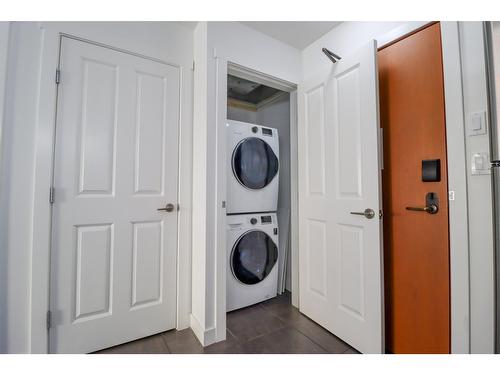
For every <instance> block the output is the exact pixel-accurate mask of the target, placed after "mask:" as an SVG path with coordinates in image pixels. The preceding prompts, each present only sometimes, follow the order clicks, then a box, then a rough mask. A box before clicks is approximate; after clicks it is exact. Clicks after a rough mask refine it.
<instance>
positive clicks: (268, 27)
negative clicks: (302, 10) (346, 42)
mask: <svg viewBox="0 0 500 375" xmlns="http://www.w3.org/2000/svg"><path fill="white" fill-rule="evenodd" d="M241 23H242V24H244V25H246V26H248V27H251V28H252V29H254V30H257V31H260V32H261V33H263V34H266V35H268V36H270V37H272V38H275V39H278V40H280V41H282V42H284V43H286V44H289V45H291V46H292V47H295V48H298V49H300V50H302V49H304V48H305V47H307V46H308V45H309V44H311V43H312V42H314V41H315V40H316V39H318V38H319V37H321V36H322V35H324V34H326V33H327V32H328V31H330V30H331V29H333V28H334V27H336V26H338V25H339V24H340V23H341V22H340V21H250V22H241Z"/></svg>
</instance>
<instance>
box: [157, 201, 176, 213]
mask: <svg viewBox="0 0 500 375" xmlns="http://www.w3.org/2000/svg"><path fill="white" fill-rule="evenodd" d="M174 208H175V206H174V205H173V204H172V203H168V204H167V205H166V206H165V207H163V208H157V211H167V212H172V211H173V210H174Z"/></svg>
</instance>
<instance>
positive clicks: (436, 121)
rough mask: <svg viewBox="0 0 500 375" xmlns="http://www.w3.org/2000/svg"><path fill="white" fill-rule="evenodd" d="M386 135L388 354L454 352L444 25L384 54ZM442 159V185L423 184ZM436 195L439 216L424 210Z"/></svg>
mask: <svg viewBox="0 0 500 375" xmlns="http://www.w3.org/2000/svg"><path fill="white" fill-rule="evenodd" d="M378 62H379V80H380V81H379V85H380V86H379V87H380V114H381V126H382V128H383V135H384V141H383V146H384V169H383V172H382V175H383V207H384V263H385V270H384V273H385V301H386V302H385V316H386V349H387V351H388V352H392V353H449V352H450V267H449V243H448V179H447V161H446V129H445V112H444V88H443V65H442V57H441V37H440V26H439V23H435V24H433V25H431V26H429V27H426V28H425V29H422V30H420V31H418V32H416V33H414V34H412V35H410V36H407V37H405V38H403V39H401V40H399V41H397V42H396V43H393V44H391V45H389V46H387V47H385V48H383V49H381V50H380V51H379V52H378ZM431 159H439V160H440V163H441V168H440V172H441V180H440V181H439V182H423V181H422V160H431ZM429 192H433V193H436V194H437V196H438V198H439V211H438V213H436V214H429V213H426V212H418V211H408V210H406V207H407V206H415V207H424V206H425V203H426V199H425V197H426V194H427V193H429Z"/></svg>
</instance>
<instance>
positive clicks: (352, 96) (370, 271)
mask: <svg viewBox="0 0 500 375" xmlns="http://www.w3.org/2000/svg"><path fill="white" fill-rule="evenodd" d="M377 74H378V73H377V66H376V43H375V41H373V42H371V43H370V44H369V45H367V46H365V47H363V48H362V49H360V50H359V51H357V52H356V53H354V54H352V55H350V56H345V57H343V59H342V60H340V61H339V62H337V63H336V64H332V66H331V68H330V69H329V70H328V71H323V72H319V73H318V74H316V76H315V77H313V78H312V79H310V80H309V81H307V82H304V83H303V84H302V85H301V86H300V87H299V139H300V140H301V142H299V221H300V226H299V231H300V233H299V244H300V253H299V263H300V310H301V311H302V312H303V313H304V314H306V315H308V316H309V317H311V318H312V319H313V320H315V321H317V322H318V323H319V324H321V325H323V326H324V327H325V328H327V329H328V330H330V331H331V332H332V333H334V334H335V335H337V336H339V337H340V338H342V339H343V340H345V341H346V342H348V343H349V344H351V345H352V346H354V347H355V348H356V349H358V350H360V351H362V352H366V353H380V352H382V351H383V343H382V341H383V339H382V338H383V332H382V330H383V324H382V320H383V314H382V290H383V289H382V255H381V221H380V220H379V217H378V213H379V208H380V168H379V161H378V157H379V153H378V137H377V134H378V127H379V122H378V83H377ZM366 208H371V209H372V210H373V211H374V212H375V216H374V217H373V218H371V219H368V218H366V217H365V216H363V215H353V214H351V212H363V211H364V210H365V209H366Z"/></svg>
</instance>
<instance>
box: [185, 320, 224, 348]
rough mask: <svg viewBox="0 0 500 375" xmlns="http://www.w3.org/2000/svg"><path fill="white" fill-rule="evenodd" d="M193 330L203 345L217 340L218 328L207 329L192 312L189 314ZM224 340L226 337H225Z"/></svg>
mask: <svg viewBox="0 0 500 375" xmlns="http://www.w3.org/2000/svg"><path fill="white" fill-rule="evenodd" d="M189 318H190V325H191V330H192V331H193V333H194V334H195V336H196V338H197V339H198V340H199V341H200V343H201V345H203V346H208V345H210V344H213V343H214V342H215V341H216V339H215V338H216V336H217V334H216V329H215V328H209V329H207V330H204V329H203V326H202V325H201V323H200V322H199V321H198V319H196V317H195V316H194V315H192V314H190V315H189ZM223 340H224V339H223Z"/></svg>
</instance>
